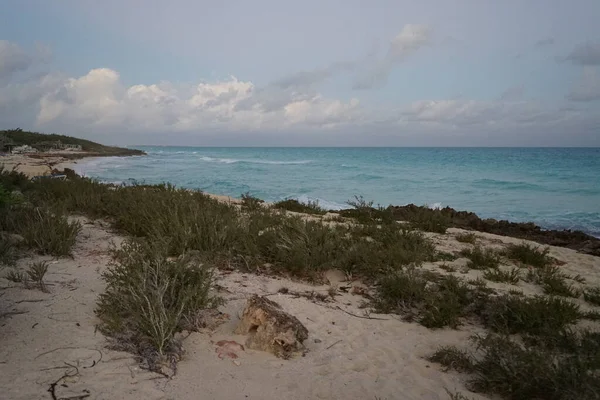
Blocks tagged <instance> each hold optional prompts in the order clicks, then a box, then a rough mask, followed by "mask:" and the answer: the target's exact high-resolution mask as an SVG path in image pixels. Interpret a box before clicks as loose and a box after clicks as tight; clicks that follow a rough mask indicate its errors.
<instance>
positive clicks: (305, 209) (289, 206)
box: [273, 199, 327, 215]
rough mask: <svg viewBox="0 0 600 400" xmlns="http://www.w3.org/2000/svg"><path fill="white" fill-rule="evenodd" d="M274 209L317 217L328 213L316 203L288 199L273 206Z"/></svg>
mask: <svg viewBox="0 0 600 400" xmlns="http://www.w3.org/2000/svg"><path fill="white" fill-rule="evenodd" d="M273 208H277V209H281V210H287V211H293V212H297V213H303V214H315V215H324V214H326V213H327V211H326V210H324V209H323V208H321V207H320V206H319V203H318V202H316V201H309V202H308V203H301V202H299V201H298V200H295V199H287V200H281V201H278V202H277V203H275V204H273Z"/></svg>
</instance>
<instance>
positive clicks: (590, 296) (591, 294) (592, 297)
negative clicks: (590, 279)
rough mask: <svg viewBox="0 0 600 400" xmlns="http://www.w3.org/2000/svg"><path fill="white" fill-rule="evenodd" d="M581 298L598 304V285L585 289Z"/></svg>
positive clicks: (599, 298)
mask: <svg viewBox="0 0 600 400" xmlns="http://www.w3.org/2000/svg"><path fill="white" fill-rule="evenodd" d="M583 298H584V299H585V301H587V302H588V303H590V304H593V305H595V306H600V286H596V287H593V288H591V289H587V290H585V291H584V292H583Z"/></svg>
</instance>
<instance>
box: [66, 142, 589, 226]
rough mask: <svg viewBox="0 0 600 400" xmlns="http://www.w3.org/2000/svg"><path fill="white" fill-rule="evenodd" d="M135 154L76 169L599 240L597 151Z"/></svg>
mask: <svg viewBox="0 0 600 400" xmlns="http://www.w3.org/2000/svg"><path fill="white" fill-rule="evenodd" d="M136 148H139V149H142V150H144V151H146V152H147V153H148V155H147V156H143V157H123V158H121V157H110V158H98V159H88V160H85V159H84V160H81V161H79V163H78V164H77V165H76V170H77V172H79V173H81V174H83V175H86V176H90V177H94V178H98V179H100V180H102V181H106V182H117V183H121V182H122V183H127V182H132V181H137V182H144V183H161V182H170V183H173V184H175V185H177V186H181V187H186V188H193V189H201V190H203V191H206V192H209V193H215V194H223V195H229V196H235V197H239V196H240V195H241V194H242V193H246V192H250V193H251V194H252V195H254V196H257V197H260V198H262V199H264V200H267V201H277V200H282V199H287V198H295V199H298V200H300V201H304V202H306V201H308V200H313V201H315V200H316V201H319V203H320V204H321V206H323V207H325V208H330V209H340V208H344V207H345V208H348V207H347V205H346V201H348V200H351V199H353V198H354V196H355V195H362V196H363V197H364V198H365V199H366V200H373V201H374V202H375V204H381V205H386V206H387V205H389V204H394V205H404V204H409V203H414V204H418V205H429V206H430V207H445V206H450V207H453V208H455V209H458V210H467V211H472V212H475V213H477V214H478V215H479V216H481V217H483V218H497V219H508V220H510V221H515V222H522V221H532V222H535V223H537V224H539V225H540V226H542V227H544V228H548V229H579V230H583V231H584V232H587V233H590V234H592V235H594V236H600V149H598V148H200V147H150V146H136Z"/></svg>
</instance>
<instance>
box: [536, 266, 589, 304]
mask: <svg viewBox="0 0 600 400" xmlns="http://www.w3.org/2000/svg"><path fill="white" fill-rule="evenodd" d="M568 278H571V277H570V276H569V275H567V274H564V273H563V272H561V271H560V269H559V267H557V266H545V267H541V268H537V269H531V270H529V272H528V275H527V279H528V280H529V281H530V282H532V283H537V284H539V285H541V286H542V289H543V290H544V293H546V294H549V295H555V296H565V297H579V295H580V291H579V290H578V289H576V288H575V287H574V286H573V285H571V284H569V283H568V282H567V279H568Z"/></svg>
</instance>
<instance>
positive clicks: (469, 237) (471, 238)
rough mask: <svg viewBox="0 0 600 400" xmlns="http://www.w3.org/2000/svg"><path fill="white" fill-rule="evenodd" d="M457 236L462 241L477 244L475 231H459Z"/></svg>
mask: <svg viewBox="0 0 600 400" xmlns="http://www.w3.org/2000/svg"><path fill="white" fill-rule="evenodd" d="M455 238H456V240H458V241H459V242H461V243H470V244H475V242H476V241H477V235H476V234H474V233H459V234H458V235H456V236H455Z"/></svg>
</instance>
